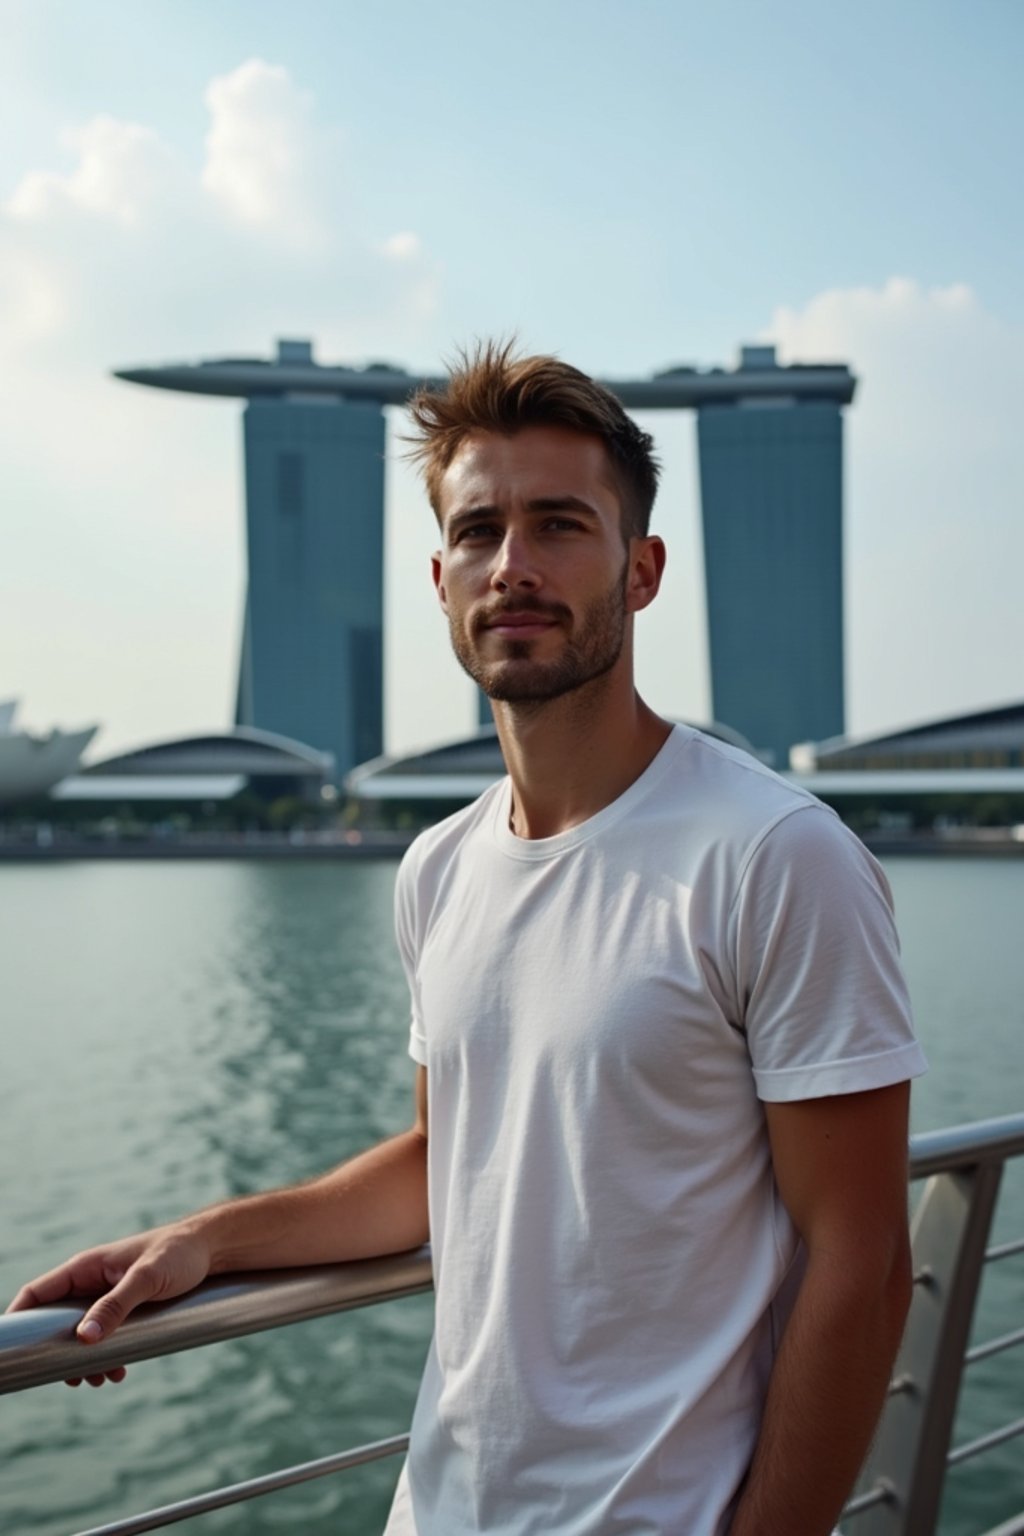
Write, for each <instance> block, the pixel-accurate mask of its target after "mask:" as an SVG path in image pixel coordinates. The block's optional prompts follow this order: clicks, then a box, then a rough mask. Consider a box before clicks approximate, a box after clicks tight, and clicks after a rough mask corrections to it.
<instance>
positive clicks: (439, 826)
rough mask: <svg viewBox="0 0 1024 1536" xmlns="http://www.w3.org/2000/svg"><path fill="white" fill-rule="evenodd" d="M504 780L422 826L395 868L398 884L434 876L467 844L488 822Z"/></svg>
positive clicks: (504, 785)
mask: <svg viewBox="0 0 1024 1536" xmlns="http://www.w3.org/2000/svg"><path fill="white" fill-rule="evenodd" d="M506 786H507V780H506V779H499V780H498V782H497V783H496V784H492V785H491V787H490V788H489V789H486V790H484V792H483V794H482V795H480V796H478V798H477V799H476V800H474V801H473V802H472V803H471V804H470V805H465V806H463V807H462V808H461V810H458V811H453V812H452V813H451V815H449V816H445V817H443V818H442V819H441V820H440V821H436V822H434V823H433V825H432V826H429V827H425V828H424V829H423V831H422V832H420V833H419V834H418V835H417V836H416V837H415V838H414V839H413V841H412V842H411V843H410V845H409V847H408V848H407V849H406V852H405V855H404V856H403V858H402V862H401V865H400V867H399V871H398V879H399V883H400V884H403V885H407V884H410V883H413V884H417V883H419V882H420V881H421V880H423V879H428V880H429V879H431V878H432V877H434V878H436V876H437V875H438V873H439V871H441V870H443V869H445V868H446V867H447V866H448V865H449V864H450V862H451V860H452V859H453V857H455V856H456V854H458V853H459V852H460V851H461V850H462V849H463V848H464V847H465V846H466V845H467V843H470V842H472V841H473V840H474V839H476V838H477V837H478V836H480V835H481V834H482V833H483V832H485V830H486V828H487V827H488V826H489V825H490V824H491V820H492V818H493V816H494V814H495V810H496V805H495V802H496V800H497V799H498V798H499V797H500V796H502V795H503V794H504V793H505V791H506Z"/></svg>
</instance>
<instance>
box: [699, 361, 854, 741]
mask: <svg viewBox="0 0 1024 1536" xmlns="http://www.w3.org/2000/svg"><path fill="white" fill-rule="evenodd" d="M741 371H742V372H745V373H748V374H749V373H753V372H757V371H772V372H779V371H780V370H779V369H778V367H777V364H776V361H775V350H774V348H773V347H744V348H743V352H742V359H741ZM782 371H783V372H785V373H791V372H792V370H791V369H787V370H782ZM838 383H839V381H838V380H837V384H838ZM844 398H845V395H844V392H843V391H842V389H840V388H837V389H836V392H835V394H834V396H833V397H832V398H828V397H827V396H820V397H816V398H814V399H810V400H798V399H797V398H795V397H787V396H786V395H785V394H774V395H752V396H748V395H742V394H741V395H738V396H737V397H736V398H735V399H732V400H728V401H721V400H710V401H707V402H706V403H704V404H701V405H699V406H698V408H697V443H698V452H699V459H700V487H701V510H702V515H703V530H704V570H705V582H706V591H707V613H708V637H709V647H708V649H709V656H710V664H711V698H712V709H713V711H714V714H715V715H716V716H717V717H718V718H719V719H722V720H728V722H729V723H730V725H733V726H735V727H736V728H737V729H738V730H740V731H742V732H743V733H744V735H746V736H748V737H749V738H750V740H751V741H753V742H754V743H755V745H756V747H757V749H758V751H759V753H760V754H761V756H762V757H763V758H764V759H765V760H766V761H767V762H769V763H770V764H772V766H774V767H778V768H782V767H785V765H786V762H787V759H788V753H789V748H790V746H791V745H792V744H793V743H794V742H797V741H800V740H803V739H806V738H807V737H808V736H813V737H814V738H815V739H817V740H821V739H822V738H824V737H828V736H835V735H837V734H839V733H840V732H841V731H842V729H843V721H844V702H843V699H844V689H843V423H842V417H841V415H840V407H841V405H842V403H843V401H844Z"/></svg>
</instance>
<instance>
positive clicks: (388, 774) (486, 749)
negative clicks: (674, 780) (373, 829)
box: [345, 721, 753, 801]
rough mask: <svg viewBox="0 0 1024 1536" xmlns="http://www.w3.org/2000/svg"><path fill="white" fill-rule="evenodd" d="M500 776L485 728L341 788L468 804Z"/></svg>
mask: <svg viewBox="0 0 1024 1536" xmlns="http://www.w3.org/2000/svg"><path fill="white" fill-rule="evenodd" d="M687 723H689V722H687ZM695 729H696V730H703V731H705V732H706V733H707V735H709V736H716V737H717V738H718V740H719V741H726V742H728V743H729V745H730V746H733V747H741V748H742V749H743V750H744V751H746V752H752V751H753V748H752V747H751V745H750V743H749V741H747V740H746V739H745V738H744V737H743V736H741V735H740V733H739V732H738V731H734V730H732V729H730V727H729V726H727V725H721V724H719V723H718V722H717V721H715V722H714V723H712V724H711V725H704V726H696V727H695ZM504 777H505V762H504V759H503V758H502V755H501V747H500V746H499V744H498V733H497V731H496V729H495V728H494V726H493V725H491V726H486V725H485V726H481V728H480V730H479V731H478V732H477V733H476V735H475V736H464V737H460V738H459V739H458V740H457V741H447V742H443V743H442V744H441V745H440V746H437V747H428V748H427V749H425V750H424V751H422V752H410V753H407V754H404V755H402V756H394V757H390V756H384V757H377V758H374V759H373V760H372V761H371V762H369V763H362V764H360V766H359V767H358V768H353V769H352V771H351V773H349V774H347V775H346V777H345V788H346V790H347V791H348V793H349V794H350V795H352V796H354V797H355V798H356V799H357V800H416V801H423V800H439V801H455V800H459V801H469V800H475V799H476V797H477V795H482V794H483V792H484V790H485V789H489V788H490V786H491V785H492V784H494V783H495V782H496V781H497V780H498V779H502V778H504Z"/></svg>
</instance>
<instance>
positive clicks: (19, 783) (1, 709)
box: [0, 699, 99, 805]
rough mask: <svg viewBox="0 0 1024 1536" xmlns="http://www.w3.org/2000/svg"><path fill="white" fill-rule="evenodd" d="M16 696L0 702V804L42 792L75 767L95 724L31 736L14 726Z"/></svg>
mask: <svg viewBox="0 0 1024 1536" xmlns="http://www.w3.org/2000/svg"><path fill="white" fill-rule="evenodd" d="M17 708H18V704H17V700H16V699H11V700H8V701H7V703H2V704H0V805H8V804H10V803H11V802H12V801H15V800H31V799H32V798H33V797H34V796H36V795H43V794H45V793H46V791H47V790H48V789H49V788H50V787H51V786H52V785H54V784H57V783H59V781H60V780H61V779H64V778H67V776H68V774H69V773H74V772H75V770H76V769H77V767H78V760H79V758H80V757H81V755H82V753H83V752H84V751H85V749H86V747H87V746H88V745H89V743H90V741H92V738H93V737H94V736H95V734H96V732H97V730H98V729H99V727H98V726H95V725H89V726H86V727H85V729H84V730H81V731H58V730H53V731H50V732H49V733H48V734H47V735H44V736H33V735H31V734H30V733H29V732H28V731H18V730H15V727H14V716H15V712H16V711H17Z"/></svg>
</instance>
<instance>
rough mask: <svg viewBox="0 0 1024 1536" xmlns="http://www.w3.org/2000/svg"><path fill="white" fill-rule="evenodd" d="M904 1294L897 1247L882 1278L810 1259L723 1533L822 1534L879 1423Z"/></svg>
mask: <svg viewBox="0 0 1024 1536" xmlns="http://www.w3.org/2000/svg"><path fill="white" fill-rule="evenodd" d="M909 1298H910V1272H909V1264H908V1263H907V1262H906V1259H905V1256H904V1255H901V1257H900V1259H899V1261H898V1263H897V1265H896V1266H895V1267H894V1268H893V1270H892V1271H891V1272H890V1273H889V1274H888V1275H885V1276H884V1277H882V1278H881V1280H879V1281H872V1280H867V1281H865V1280H864V1279H863V1278H861V1277H859V1276H858V1274H857V1273H856V1268H855V1267H854V1268H851V1266H849V1265H844V1264H843V1263H842V1262H835V1261H831V1260H830V1259H829V1258H827V1257H823V1258H820V1259H819V1260H818V1261H817V1263H815V1262H813V1261H812V1263H811V1264H810V1266H809V1267H808V1271H807V1274H806V1276H805V1277H804V1281H803V1284H802V1286H801V1288H800V1294H799V1296H798V1298H797V1302H796V1306H795V1308H794V1311H793V1315H792V1317H791V1318H790V1321H789V1325H788V1327H787V1329H786V1333H785V1336H784V1338H783V1341H782V1345H781V1347H780V1349H779V1353H778V1356H777V1358H776V1361H775V1366H774V1368H773V1370H772V1375H771V1381H770V1382H769V1387H768V1397H767V1401H766V1404H765V1412H764V1418H763V1420H762V1424H761V1431H760V1434H759V1436H758V1441H757V1446H756V1449H755V1452H754V1458H753V1461H752V1463H751V1467H750V1472H749V1474H748V1477H747V1481H746V1484H745V1486H744V1489H743V1493H742V1496H741V1498H740V1502H739V1506H738V1508H737V1511H736V1515H735V1517H734V1519H733V1523H732V1525H731V1527H730V1536H829V1532H831V1531H832V1529H833V1527H834V1525H835V1523H836V1521H837V1519H838V1517H839V1513H840V1510H841V1509H842V1506H843V1504H844V1502H845V1500H846V1498H847V1497H848V1495H849V1492H850V1489H851V1488H852V1486H853V1483H854V1481H855V1479H856V1476H857V1473H858V1471H859V1470H860V1467H861V1463H862V1462H863V1460H864V1456H865V1454H866V1452H867V1448H868V1446H869V1444H870V1442H871V1436H872V1434H873V1433H874V1430H875V1426H876V1424H877V1422H878V1418H879V1415H880V1413H881V1409H882V1404H883V1403H884V1401H885V1393H886V1388H887V1386H888V1382H889V1375H890V1371H891V1368H892V1362H893V1360H894V1358H895V1355H896V1351H897V1349H898V1348H899V1341H900V1338H901V1336H902V1332H903V1325H904V1322H905V1319H906V1312H907V1306H908V1304H909Z"/></svg>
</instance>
